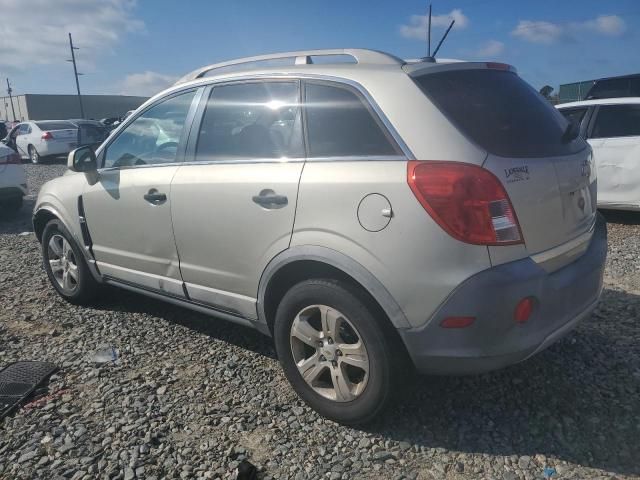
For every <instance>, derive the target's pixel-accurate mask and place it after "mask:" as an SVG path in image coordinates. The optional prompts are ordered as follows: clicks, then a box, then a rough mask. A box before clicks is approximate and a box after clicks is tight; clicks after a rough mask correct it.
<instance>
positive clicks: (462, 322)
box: [440, 317, 476, 328]
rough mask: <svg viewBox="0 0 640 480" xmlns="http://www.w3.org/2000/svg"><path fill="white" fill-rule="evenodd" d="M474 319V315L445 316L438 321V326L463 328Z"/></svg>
mask: <svg viewBox="0 0 640 480" xmlns="http://www.w3.org/2000/svg"><path fill="white" fill-rule="evenodd" d="M475 321H476V317H447V318H445V319H444V320H442V322H440V326H441V327H442V328H465V327H468V326H469V325H471V324H472V323H473V322H475Z"/></svg>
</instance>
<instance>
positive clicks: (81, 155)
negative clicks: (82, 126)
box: [67, 146, 98, 173]
mask: <svg viewBox="0 0 640 480" xmlns="http://www.w3.org/2000/svg"><path fill="white" fill-rule="evenodd" d="M67 168H68V169H69V170H71V171H72V172H84V173H88V172H95V171H96V170H98V161H97V160H96V154H95V153H94V151H93V149H92V148H91V147H89V146H85V147H80V148H76V149H75V150H72V151H71V152H69V157H68V158H67Z"/></svg>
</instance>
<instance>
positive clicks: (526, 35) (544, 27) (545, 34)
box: [511, 20, 562, 45]
mask: <svg viewBox="0 0 640 480" xmlns="http://www.w3.org/2000/svg"><path fill="white" fill-rule="evenodd" d="M511 35H513V36H514V37H518V38H520V39H522V40H526V41H527V42H531V43H544V44H547V45H548V44H551V43H553V42H555V41H556V40H557V39H558V38H560V36H561V35H562V27H560V25H557V24H555V23H551V22H542V21H531V20H520V22H519V23H518V26H517V27H516V28H515V29H514V30H513V31H512V32H511Z"/></svg>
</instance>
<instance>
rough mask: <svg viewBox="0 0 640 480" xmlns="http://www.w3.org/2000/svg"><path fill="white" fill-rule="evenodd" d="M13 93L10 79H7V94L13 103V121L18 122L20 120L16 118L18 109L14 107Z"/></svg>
mask: <svg viewBox="0 0 640 480" xmlns="http://www.w3.org/2000/svg"><path fill="white" fill-rule="evenodd" d="M11 92H13V90H11V84H10V83H9V79H8V78H7V93H8V94H9V101H10V102H11V111H12V112H13V121H14V122H17V121H18V119H17V118H16V109H15V108H14V107H13V97H12V96H11Z"/></svg>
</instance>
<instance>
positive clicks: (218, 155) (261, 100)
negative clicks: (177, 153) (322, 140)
mask: <svg viewBox="0 0 640 480" xmlns="http://www.w3.org/2000/svg"><path fill="white" fill-rule="evenodd" d="M299 104H300V101H299V88H298V82H297V81H296V82H277V81H272V82H249V83H238V84H230V85H221V86H215V87H214V88H213V90H212V91H211V95H210V96H209V99H208V101H207V106H206V110H205V112H204V116H203V118H202V123H201V125H200V132H199V133H198V143H197V146H196V155H195V160H196V161H199V162H208V161H243V160H256V159H279V158H282V159H284V158H296V157H302V156H304V150H303V147H302V125H301V124H302V120H301V118H300V107H299Z"/></svg>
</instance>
